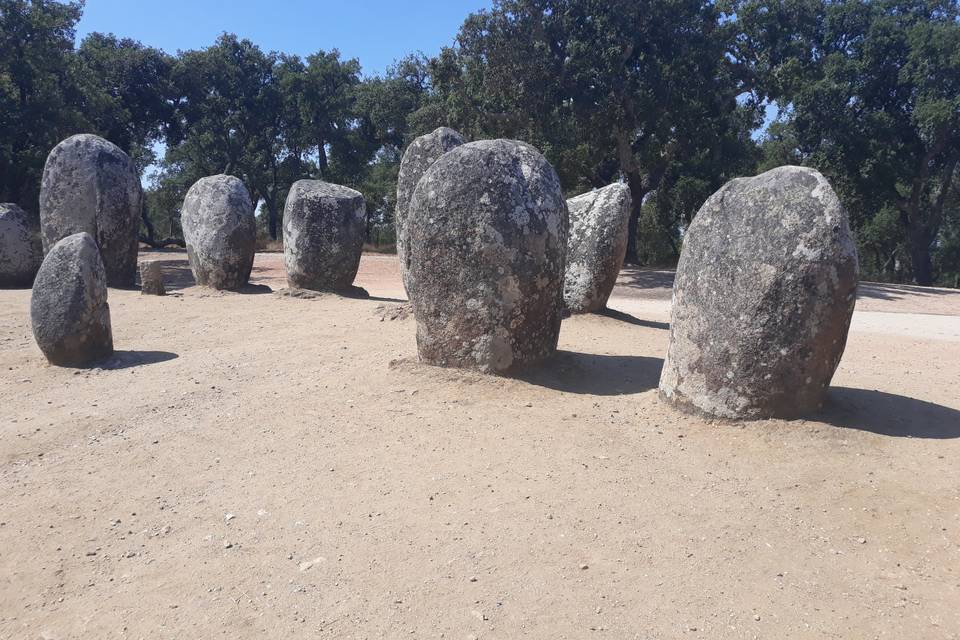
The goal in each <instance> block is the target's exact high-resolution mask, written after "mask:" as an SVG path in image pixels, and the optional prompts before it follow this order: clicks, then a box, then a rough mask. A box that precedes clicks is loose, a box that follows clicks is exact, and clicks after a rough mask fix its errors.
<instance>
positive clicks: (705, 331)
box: [660, 166, 858, 419]
mask: <svg viewBox="0 0 960 640" xmlns="http://www.w3.org/2000/svg"><path fill="white" fill-rule="evenodd" d="M857 278H858V263H857V251H856V246H855V244H854V239H853V236H852V234H851V233H850V226H849V222H848V219H847V214H846V212H845V211H844V209H843V207H842V206H841V205H840V202H839V200H838V199H837V196H836V194H835V193H834V192H833V189H831V188H830V184H829V183H828V182H827V180H826V179H825V178H824V177H823V176H822V175H820V174H819V173H818V172H817V171H814V170H813V169H807V168H801V167H791V166H786V167H780V168H777V169H773V170H772V171H768V172H766V173H764V174H761V175H759V176H756V177H754V178H738V179H736V180H732V181H730V182H728V183H727V184H726V185H725V186H724V187H723V188H721V189H720V190H719V191H717V192H716V193H715V194H713V195H712V196H711V197H710V198H709V199H708V200H707V202H706V203H705V204H704V205H703V208H701V209H700V212H699V213H698V214H697V216H696V218H694V221H693V223H692V224H691V225H690V228H689V230H688V231H687V233H686V235H685V237H684V243H683V252H682V255H681V256H680V264H679V266H678V268H677V277H676V281H675V283H674V287H673V310H672V319H671V326H670V347H669V352H668V354H667V359H666V362H665V364H664V367H663V373H662V375H661V379H660V396H661V398H663V399H665V400H666V401H668V402H670V403H672V404H673V405H675V406H677V407H679V408H681V409H684V410H687V411H690V412H695V413H702V414H707V415H710V416H716V417H720V418H728V419H759V418H770V417H781V418H793V417H797V416H801V415H804V414H806V413H808V412H811V411H815V410H816V409H818V408H819V407H820V406H821V405H822V403H823V400H824V397H825V394H826V390H827V387H828V386H829V384H830V380H831V378H832V377H833V374H834V371H835V370H836V368H837V365H838V364H839V362H840V357H841V356H842V355H843V349H844V346H845V344H846V339H847V331H848V329H849V327H850V318H851V315H852V314H853V307H854V304H855V301H856V290H857Z"/></svg>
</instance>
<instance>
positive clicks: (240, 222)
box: [180, 174, 257, 289]
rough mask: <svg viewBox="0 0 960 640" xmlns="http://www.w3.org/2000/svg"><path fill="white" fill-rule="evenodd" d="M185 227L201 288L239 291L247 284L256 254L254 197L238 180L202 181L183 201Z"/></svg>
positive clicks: (224, 177) (220, 177)
mask: <svg viewBox="0 0 960 640" xmlns="http://www.w3.org/2000/svg"><path fill="white" fill-rule="evenodd" d="M180 223H181V225H182V227H183V239H184V241H185V242H186V245H187V257H188V258H189V260H190V270H191V271H193V277H194V279H196V281H197V284H199V285H201V286H205V287H210V288H212V289H239V288H241V287H243V286H245V285H246V284H247V282H248V281H249V279H250V271H251V270H252V269H253V254H254V251H255V250H256V236H257V229H256V221H255V219H254V213H253V203H252V202H251V200H250V194H249V192H247V188H246V187H245V186H243V182H241V181H240V180H239V178H235V177H234V176H228V175H223V174H220V175H216V176H209V177H206V178H201V179H200V180H197V182H196V183H195V184H194V185H193V186H192V187H190V190H189V191H188V192H187V196H186V198H184V200H183V209H182V210H181V217H180Z"/></svg>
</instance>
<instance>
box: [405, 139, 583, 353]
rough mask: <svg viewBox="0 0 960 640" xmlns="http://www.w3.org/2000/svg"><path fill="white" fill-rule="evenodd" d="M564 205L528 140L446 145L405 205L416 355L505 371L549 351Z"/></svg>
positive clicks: (555, 324) (556, 310) (555, 327)
mask: <svg viewBox="0 0 960 640" xmlns="http://www.w3.org/2000/svg"><path fill="white" fill-rule="evenodd" d="M567 224H568V217H567V205H566V202H565V201H564V199H563V193H562V191H561V189H560V180H559V178H558V177H557V174H556V172H555V171H554V170H553V167H551V166H550V164H549V163H548V162H547V161H546V159H545V158H544V157H543V156H542V155H540V153H539V152H538V151H537V150H536V149H534V148H533V147H531V146H530V145H527V144H524V143H522V142H516V141H513V140H485V141H480V142H472V143H469V144H465V145H462V146H459V147H457V148H456V149H453V150H452V151H450V152H448V153H446V154H445V155H444V156H443V157H441V158H440V159H439V160H438V161H437V162H436V163H434V164H433V166H431V167H430V168H429V169H428V170H427V172H426V173H425V174H424V176H423V178H422V179H421V180H420V182H419V184H418V185H417V188H416V190H415V191H414V194H413V198H412V200H411V203H410V218H409V220H408V230H409V240H410V245H409V250H410V251H409V263H410V275H411V277H412V278H413V281H414V282H415V283H416V284H415V286H414V287H413V288H412V289H411V291H410V300H411V303H412V305H413V311H414V315H415V316H416V320H417V346H418V349H419V353H420V359H421V360H422V361H424V362H427V363H430V364H435V365H440V366H451V367H460V368H466V369H475V370H479V371H483V372H507V371H510V370H513V369H517V368H520V367H522V366H524V365H527V364H530V363H534V362H537V361H539V360H541V359H543V358H546V357H548V356H550V355H551V354H553V353H554V351H555V350H556V347H557V338H558V335H559V332H560V320H561V317H562V314H563V270H564V260H565V256H566V246H567Z"/></svg>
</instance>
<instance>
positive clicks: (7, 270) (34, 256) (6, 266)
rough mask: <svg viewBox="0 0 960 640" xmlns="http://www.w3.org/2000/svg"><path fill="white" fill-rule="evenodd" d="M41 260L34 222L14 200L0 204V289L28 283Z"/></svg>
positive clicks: (37, 234)
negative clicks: (11, 202) (13, 202)
mask: <svg viewBox="0 0 960 640" xmlns="http://www.w3.org/2000/svg"><path fill="white" fill-rule="evenodd" d="M42 260H43V248H42V247H41V245H40V234H39V230H38V229H37V225H36V223H35V222H32V221H31V219H30V216H29V215H28V214H27V212H26V211H24V210H23V209H21V208H20V207H18V206H17V205H15V204H9V203H8V204H0V289H8V288H16V287H29V286H30V285H31V284H32V283H33V276H35V275H36V273H37V269H39V268H40V262H41V261H42Z"/></svg>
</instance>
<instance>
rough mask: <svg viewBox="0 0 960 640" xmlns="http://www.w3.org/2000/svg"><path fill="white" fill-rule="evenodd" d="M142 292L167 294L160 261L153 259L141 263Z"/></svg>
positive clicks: (151, 294)
mask: <svg viewBox="0 0 960 640" xmlns="http://www.w3.org/2000/svg"><path fill="white" fill-rule="evenodd" d="M140 293H141V295H145V296H165V295H167V289H166V287H164V286H163V270H162V269H160V263H159V262H155V261H153V260H144V261H143V262H141V263H140Z"/></svg>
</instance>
